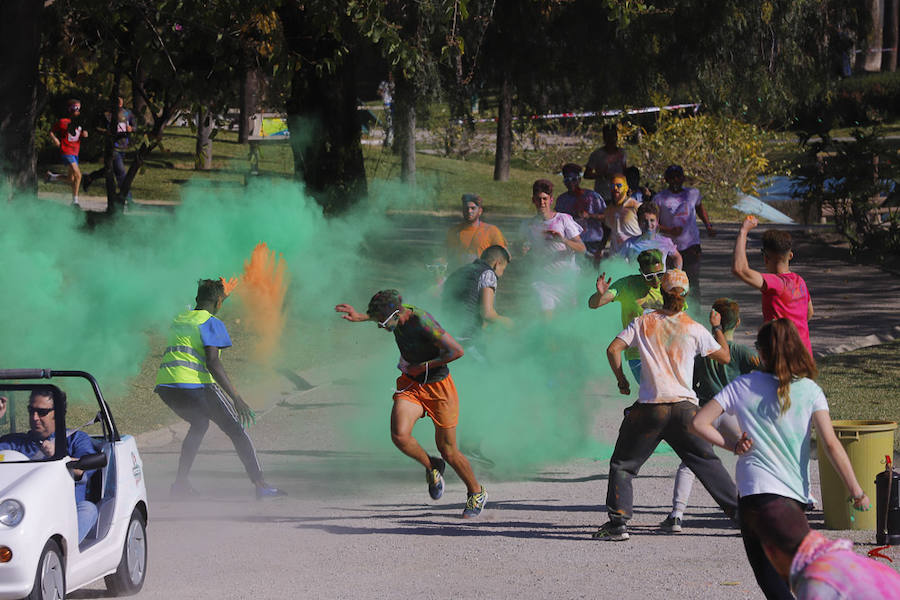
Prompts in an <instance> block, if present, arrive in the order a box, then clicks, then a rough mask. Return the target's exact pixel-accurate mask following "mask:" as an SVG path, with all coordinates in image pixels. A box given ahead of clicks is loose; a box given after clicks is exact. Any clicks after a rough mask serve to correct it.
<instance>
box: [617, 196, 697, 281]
mask: <svg viewBox="0 0 900 600" xmlns="http://www.w3.org/2000/svg"><path fill="white" fill-rule="evenodd" d="M637 218H638V225H639V226H640V228H641V235H636V236H634V237H630V238H628V239H627V240H625V244H624V245H623V246H622V249H621V250H619V256H622V257H623V258H624V259H625V260H626V261H628V262H631V261H633V260H634V259H635V258H636V257H637V256H638V255H639V254H640V253H641V252H643V251H644V250H659V251H660V253H662V257H663V264H664V265H666V266H671V267H673V268H675V269H680V268H681V262H682V259H681V254H680V253H679V252H678V250H677V249H676V248H675V242H673V241H672V240H671V239H670V238H668V237H666V236H664V235H661V234H660V233H659V207H658V206H656V205H655V204H653V203H652V202H644V203H643V204H641V205H640V206H639V207H638V209H637Z"/></svg>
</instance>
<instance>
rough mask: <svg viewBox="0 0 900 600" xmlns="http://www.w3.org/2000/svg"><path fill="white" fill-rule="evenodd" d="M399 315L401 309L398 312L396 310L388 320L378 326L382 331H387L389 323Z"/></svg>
mask: <svg viewBox="0 0 900 600" xmlns="http://www.w3.org/2000/svg"><path fill="white" fill-rule="evenodd" d="M398 314H400V309H399V308H398V309H397V310H395V311H394V312H392V313H391V314H390V316H389V317H388V318H387V319H385V320H384V321H382V322H381V323H379V324H378V326H379V327H381V328H382V329H387V324H388V322H390V320H391V319H393V318H394V317H396V316H397V315H398Z"/></svg>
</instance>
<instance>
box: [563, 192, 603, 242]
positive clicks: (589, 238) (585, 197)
mask: <svg viewBox="0 0 900 600" xmlns="http://www.w3.org/2000/svg"><path fill="white" fill-rule="evenodd" d="M554 210H555V211H557V212H562V213H566V214H567V215H570V216H571V217H572V218H573V219H575V222H576V223H578V224H579V225H581V227H582V228H583V229H584V231H583V232H582V233H581V241H582V242H602V241H603V221H602V220H601V219H582V218H581V215H582V214H583V213H587V214H589V215H599V214H603V211H605V210H606V202H604V201H603V198H602V197H601V196H600V194H598V193H597V192H595V191H594V190H585V189H582V188H578V190H577V191H576V192H565V193H562V194H560V195H559V196H558V197H557V198H556V207H555V208H554Z"/></svg>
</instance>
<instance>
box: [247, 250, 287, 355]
mask: <svg viewBox="0 0 900 600" xmlns="http://www.w3.org/2000/svg"><path fill="white" fill-rule="evenodd" d="M285 269H286V263H285V260H284V257H283V256H281V255H278V256H276V254H275V252H274V251H272V250H269V247H268V246H267V245H266V244H265V242H260V243H258V244H257V245H256V247H255V248H254V249H253V253H252V254H251V255H250V260H249V261H246V262H245V263H244V273H243V274H242V275H241V279H240V285H238V287H237V289H236V290H235V295H236V296H237V297H238V298H239V299H240V300H241V303H242V305H243V309H244V312H245V314H246V317H245V322H246V324H247V326H248V328H249V329H250V330H251V332H252V333H253V334H254V336H255V337H256V343H255V348H254V350H253V353H252V356H253V361H254V362H256V363H257V364H261V365H268V364H271V362H272V359H273V358H274V356H275V353H276V351H277V350H278V349H279V344H280V341H281V335H282V332H283V331H284V327H285V315H284V299H285V294H286V293H287V287H288V277H287V275H286V272H285Z"/></svg>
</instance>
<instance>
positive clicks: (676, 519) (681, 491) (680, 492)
mask: <svg viewBox="0 0 900 600" xmlns="http://www.w3.org/2000/svg"><path fill="white" fill-rule="evenodd" d="M712 308H713V310H714V311H716V312H717V313H719V315H720V316H721V317H722V322H721V324H719V325H716V326H714V327H713V328H712V329H713V331H716V330H720V331H722V333H724V334H725V339H726V340H727V341H728V350H729V352H730V354H731V360H730V361H729V362H728V363H726V364H722V363H719V362H716V361H714V360H710V359H709V358H707V357H705V356H698V357H697V358H696V359H694V391H695V392H697V398H698V399H699V400H700V406H701V407H702V406H704V405H705V404H706V403H707V402H709V401H710V400H712V398H713V396H715V395H716V394H718V393H719V392H721V391H722V388H724V387H725V386H726V385H728V384H729V383H731V381H732V380H734V379H735V378H736V377H738V376H739V375H745V374H747V373H749V372H750V371H752V370H753V369H756V368H757V367H759V356H757V354H756V352H754V351H753V350H751V349H750V348H748V347H747V346H744V345H743V344H736V343H735V342H734V330H735V329H736V328H737V326H738V325H739V324H740V323H741V313H740V307H739V306H738V303H737V302H735V301H734V300H731V299H730V298H719V299H718V300H716V301H715V302H713V306H712ZM713 426H714V427H715V428H716V429H717V430H718V431H719V433H721V434H722V437H724V438H725V441H726V442H727V443H728V445H729V446H731V447H732V448H733V447H734V445H735V444H736V443H737V441H738V440H739V439H740V437H741V430H740V427H739V426H738V423H737V419H735V418H734V417H733V416H731V415H726V414H722V415H720V416H719V418H718V419H716V420H715V422H714V423H713ZM693 485H694V473H693V472H692V471H691V470H690V469H689V468H688V466H687V465H686V464H684V463H681V464H680V465H678V472H676V473H675V488H674V489H673V490H672V512H671V513H669V516H668V517H666V520H665V521H663V522H662V523H660V527H661V528H662V529H663V530H664V531H669V532H672V533H678V532H679V531H681V520H682V518H684V509H685V508H687V501H688V498H690V496H691V487H692V486H693Z"/></svg>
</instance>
